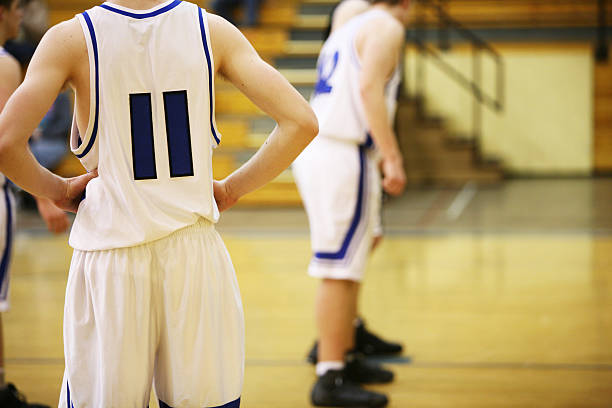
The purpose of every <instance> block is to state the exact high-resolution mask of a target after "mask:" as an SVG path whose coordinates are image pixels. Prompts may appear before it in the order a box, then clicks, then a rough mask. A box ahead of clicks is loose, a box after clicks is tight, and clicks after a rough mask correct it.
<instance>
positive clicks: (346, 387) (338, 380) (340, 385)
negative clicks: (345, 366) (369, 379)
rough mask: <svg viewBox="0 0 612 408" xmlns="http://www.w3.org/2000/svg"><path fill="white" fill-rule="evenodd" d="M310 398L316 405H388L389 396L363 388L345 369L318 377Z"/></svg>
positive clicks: (361, 407)
mask: <svg viewBox="0 0 612 408" xmlns="http://www.w3.org/2000/svg"><path fill="white" fill-rule="evenodd" d="M310 400H311V402H312V405H314V406H315V407H353V408H379V407H386V406H387V403H388V399H387V396H386V395H384V394H380V393H378V392H373V391H368V390H365V389H363V388H361V387H360V386H359V385H357V384H355V383H354V382H352V381H351V380H349V379H348V378H347V377H346V374H345V371H344V370H329V371H328V372H327V373H325V374H324V375H322V376H321V377H319V378H317V382H316V383H315V385H314V387H313V388H312V392H311V394H310Z"/></svg>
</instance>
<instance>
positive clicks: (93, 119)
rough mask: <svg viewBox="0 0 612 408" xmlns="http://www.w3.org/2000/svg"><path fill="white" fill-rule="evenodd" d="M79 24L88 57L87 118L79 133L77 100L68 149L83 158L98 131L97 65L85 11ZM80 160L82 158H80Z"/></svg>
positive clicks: (94, 38)
mask: <svg viewBox="0 0 612 408" xmlns="http://www.w3.org/2000/svg"><path fill="white" fill-rule="evenodd" d="M77 19H78V20H79V23H80V24H81V29H82V30H83V35H84V36H85V42H86V43H87V55H88V59H89V118H88V122H87V130H86V131H85V133H84V134H80V132H79V130H78V127H77V124H76V114H77V100H76V98H75V108H74V116H73V124H72V131H71V137H70V149H71V150H72V153H74V154H75V156H77V157H78V158H79V159H83V158H84V157H85V156H86V155H87V154H88V153H89V152H90V151H91V150H92V148H93V146H94V144H95V142H96V137H97V133H98V115H99V100H100V97H99V67H98V50H97V41H96V34H95V30H94V27H93V23H92V22H91V19H90V17H89V15H88V14H87V12H83V13H82V14H78V15H77ZM81 161H82V160H81Z"/></svg>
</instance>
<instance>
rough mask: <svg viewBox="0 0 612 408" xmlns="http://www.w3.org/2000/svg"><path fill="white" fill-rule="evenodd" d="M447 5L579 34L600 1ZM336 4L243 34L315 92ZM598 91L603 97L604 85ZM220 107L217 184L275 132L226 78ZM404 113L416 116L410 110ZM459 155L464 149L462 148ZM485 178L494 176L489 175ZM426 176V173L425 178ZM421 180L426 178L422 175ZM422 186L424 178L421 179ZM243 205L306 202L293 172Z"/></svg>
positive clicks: (287, 8) (467, 16)
mask: <svg viewBox="0 0 612 408" xmlns="http://www.w3.org/2000/svg"><path fill="white" fill-rule="evenodd" d="M436 1H440V0H436ZM607 1H608V2H609V3H611V6H610V7H608V14H609V15H608V19H609V21H612V0H607ZM444 2H445V3H446V5H447V10H448V12H449V13H450V14H451V16H453V17H454V18H456V19H457V20H459V21H461V22H462V23H463V24H464V25H466V26H467V27H470V28H480V27H481V28H490V27H496V28H503V27H507V28H518V27H520V28H523V27H524V28H530V27H531V28H534V27H536V28H537V27H569V28H572V27H585V26H594V25H595V24H596V10H597V0H446V1H444ZM336 3H338V1H337V0H263V4H262V8H261V11H260V26H258V27H257V28H250V29H244V30H243V32H244V34H245V36H246V37H247V38H248V39H249V41H251V43H252V44H253V45H254V47H255V48H256V49H257V50H258V52H259V53H260V54H261V55H262V57H263V58H264V59H266V60H267V61H269V62H270V63H272V64H276V62H277V61H278V60H279V59H280V58H285V59H286V58H311V59H312V63H311V64H310V65H311V66H308V67H298V68H296V67H284V66H279V65H277V66H278V67H279V70H280V71H281V72H282V73H283V74H284V75H285V76H286V77H287V78H288V80H289V81H290V82H291V83H292V84H294V85H295V86H301V87H306V88H312V86H313V84H314V82H315V80H316V70H315V58H316V55H317V54H318V52H319V50H320V47H321V40H320V36H319V35H318V33H319V32H320V30H321V29H322V28H323V27H325V26H326V25H327V22H328V12H329V10H330V9H331V7H332V6H333V5H334V4H336ZM95 4H97V2H95V1H91V0H49V6H50V10H51V16H50V20H51V23H52V24H55V23H57V22H58V21H61V20H64V19H67V18H71V17H72V16H73V15H74V14H75V13H77V12H80V11H82V10H84V9H86V8H89V7H91V6H93V5H95ZM200 4H201V5H203V6H204V7H206V6H207V5H208V1H207V0H205V1H203V2H200ZM313 10H315V11H314V12H313ZM426 18H427V19H428V20H429V21H430V22H433V21H434V16H433V15H432V14H431V13H430V12H429V13H426ZM295 33H297V34H304V33H305V34H308V35H303V36H300V35H298V36H297V37H298V38H294V34H295ZM302 37H303V38H302ZM600 71H601V72H600ZM596 73H598V74H597V75H596V77H597V78H598V79H597V81H598V83H599V82H601V81H607V78H610V77H612V75H610V74H609V72H608V71H605V69H603V68H598V71H597V72H596ZM606 76H607V77H606ZM602 78H603V79H602ZM597 88H598V89H599V85H598V86H597ZM606 89H608V88H606ZM598 92H599V91H598ZM606 92H607V91H601V93H602V94H604V95H608V94H606ZM598 95H599V94H598ZM598 98H600V97H599V96H598ZM216 104H217V121H218V126H219V128H220V130H221V132H222V134H223V136H224V138H223V141H222V144H221V147H220V148H219V149H218V150H217V151H216V152H215V158H214V163H213V165H214V172H215V177H217V178H220V177H223V176H225V175H227V174H229V172H231V171H232V170H234V169H235V168H237V167H238V166H239V165H240V164H241V163H242V162H244V160H245V157H248V156H249V155H250V154H251V153H252V152H254V150H255V148H256V146H258V145H259V144H260V143H261V141H262V139H263V137H265V134H266V132H268V131H269V130H271V128H272V126H273V124H272V125H271V126H268V127H267V128H266V127H264V129H263V130H262V129H255V127H254V125H253V123H254V122H256V121H258V120H260V119H261V118H263V117H264V116H263V115H262V113H261V112H260V111H259V110H258V109H257V108H256V107H255V106H254V105H253V104H252V103H251V102H250V101H249V100H248V99H246V98H245V97H244V96H243V95H242V94H241V93H240V92H239V91H238V90H237V89H235V88H234V87H233V86H232V85H231V84H229V83H227V82H225V81H223V80H221V79H220V78H218V79H217V87H216ZM610 106H611V104H610V102H609V99H605V98H603V97H601V99H600V100H599V102H598V103H597V104H596V112H597V113H596V119H595V120H596V122H597V124H598V125H597V126H598V128H597V129H598V130H597V131H596V134H597V136H596V139H597V140H596V141H595V146H596V153H595V162H596V166H607V164H605V163H607V162H608V161H610V157H612V154H610V153H605V152H607V151H608V149H609V150H610V151H612V132H610V130H609V126H608V125H606V123H608V124H609V118H610V117H611V115H610ZM404 109H408V110H410V109H411V108H410V107H404ZM410 120H412V119H410ZM413 125H414V123H413ZM606 129H607V130H606ZM427 132H430V133H431V129H430V130H426V131H425V133H427ZM434 133H435V132H434ZM441 135H442V136H441ZM443 135H444V131H443V130H440V131H439V132H438V136H435V137H434V138H432V140H434V139H436V138H437V140H438V141H439V143H438V142H431V143H430V141H427V143H429V144H428V145H427V146H428V147H432V146H433V145H434V144H435V143H438V145H440V146H444V145H448V143H443V141H444V140H445V137H444V136H443ZM427 146H426V147H427ZM598 149H602V150H601V151H602V153H601V154H599V153H598V152H597V150H598ZM455 150H461V149H458V148H457V147H456V146H455ZM428 154H429V153H428ZM451 155H454V156H452V157H455V158H456V160H455V159H451V158H450V157H451V156H448V157H447V156H445V157H447V159H448V160H446V162H453V160H454V161H455V162H456V163H459V162H461V163H467V161H468V160H467V159H466V155H467V153H465V152H459V153H457V152H455V153H452V154H451ZM461 166H463V164H461ZM465 166H467V164H466V165H465ZM610 166H612V164H610ZM485 170H486V171H485V173H487V172H489V170H490V169H485ZM59 171H60V172H61V173H63V174H66V175H68V174H73V173H74V172H75V171H82V168H81V167H80V164H79V163H78V161H77V160H76V159H74V158H72V157H71V158H68V159H66V161H65V163H62V165H61V166H60V169H59ZM415 171H417V170H415ZM419 171H420V172H421V173H418V172H419ZM489 173H490V172H489ZM489 173H487V175H485V176H484V179H487V180H488V179H494V178H495V177H489V176H490V174H489ZM415 174H425V173H424V170H423V169H421V170H418V171H417V173H415ZM428 174H429V176H428V177H429V179H430V180H433V181H438V180H443V179H444V174H442V173H439V172H436V171H434V170H431V171H430V172H429V173H428ZM457 174H459V173H458V172H455V175H457ZM464 174H465V175H466V177H468V176H469V175H470V174H471V173H470V171H469V170H468V169H467V167H465V171H464ZM432 175H433V176H432ZM416 179H419V177H416V176H415V180H416ZM242 203H243V204H253V205H257V204H266V205H269V204H278V205H299V203H300V200H299V196H298V194H297V191H296V189H295V186H294V183H293V181H292V179H291V174H290V172H285V173H284V174H283V175H281V176H280V177H279V178H278V179H277V180H276V181H275V182H273V183H271V184H270V185H269V186H266V187H265V188H264V189H262V190H260V191H258V192H256V193H254V194H252V195H250V196H249V197H246V198H245V199H244V200H242Z"/></svg>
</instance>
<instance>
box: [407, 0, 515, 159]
mask: <svg viewBox="0 0 612 408" xmlns="http://www.w3.org/2000/svg"><path fill="white" fill-rule="evenodd" d="M418 3H419V4H420V5H421V6H425V7H429V8H431V9H433V10H435V12H436V15H437V24H436V26H437V33H438V46H437V47H434V46H431V45H429V44H428V43H427V41H426V39H425V36H424V35H423V32H424V29H425V28H427V26H426V23H425V20H424V18H423V13H418V14H417V17H416V25H415V30H414V34H415V35H414V37H413V38H412V40H413V42H414V43H415V45H416V46H417V49H418V50H419V53H418V55H419V56H420V58H419V59H418V60H417V67H416V94H417V97H418V98H419V100H423V96H424V87H425V80H424V76H425V69H424V62H423V61H424V58H425V57H426V56H428V57H430V58H431V60H432V61H433V62H434V63H435V64H436V65H437V66H438V67H439V68H440V69H441V70H442V72H444V73H445V74H446V75H447V76H448V77H449V78H451V79H453V80H454V81H455V82H456V83H457V84H458V85H460V86H462V87H463V88H464V89H466V90H467V91H468V92H470V93H471V94H472V95H473V97H474V99H473V105H472V132H473V135H474V141H475V143H476V147H477V148H478V146H479V145H480V141H481V137H482V135H481V133H482V106H483V105H484V106H487V107H488V108H490V109H492V110H493V111H495V112H501V111H503V109H504V104H505V88H504V79H505V69H504V62H503V59H502V57H501V55H500V54H499V53H498V52H497V51H496V50H495V49H494V48H493V47H492V46H491V45H490V44H489V43H487V42H486V41H485V40H483V39H482V38H480V37H478V36H477V35H476V34H475V33H474V32H473V31H471V30H469V29H468V28H466V27H465V26H463V24H461V23H460V22H459V21H457V20H455V19H454V18H453V17H451V16H450V15H449V14H448V13H447V12H446V11H445V10H444V1H443V0H438V1H433V0H419V2H418ZM451 31H455V32H457V33H458V34H459V35H460V36H461V37H463V38H464V39H465V40H467V42H468V43H469V44H470V45H471V50H472V78H468V77H467V76H466V75H464V74H463V73H462V72H460V71H459V70H458V69H457V68H455V67H453V66H452V65H451V64H449V63H448V62H447V61H445V60H444V58H443V57H442V52H441V51H439V50H440V49H442V50H446V49H448V48H449V47H450V41H449V40H450V32H451ZM483 53H486V54H488V55H489V56H490V57H491V58H492V59H493V61H494V62H495V80H496V86H495V94H494V95H490V94H489V93H487V92H485V91H483V88H482V55H483Z"/></svg>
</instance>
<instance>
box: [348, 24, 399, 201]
mask: <svg viewBox="0 0 612 408" xmlns="http://www.w3.org/2000/svg"><path fill="white" fill-rule="evenodd" d="M376 32H377V34H376V35H368V33H367V32H363V33H360V35H361V36H362V37H361V38H358V41H360V40H361V41H360V44H359V45H360V50H359V51H360V60H361V64H362V68H361V76H360V81H359V89H360V94H361V98H362V101H363V106H364V110H365V114H366V118H367V121H368V125H369V127H370V132H371V134H372V138H373V139H374V142H375V143H376V146H377V147H378V149H379V150H380V152H381V154H382V170H383V188H384V189H385V191H386V192H388V193H389V194H393V195H398V194H401V192H402V191H403V190H404V186H405V184H406V175H405V173H404V168H403V160H402V155H401V153H400V150H399V146H398V144H397V139H396V137H395V132H394V131H393V128H392V127H391V124H390V123H389V116H388V111H387V104H386V101H385V86H386V84H387V81H388V79H389V77H390V76H391V75H392V74H393V71H394V70H395V67H396V66H397V62H398V59H399V57H400V54H401V51H402V49H403V41H404V29H403V27H402V26H401V25H400V24H399V23H398V24H381V25H376Z"/></svg>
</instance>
